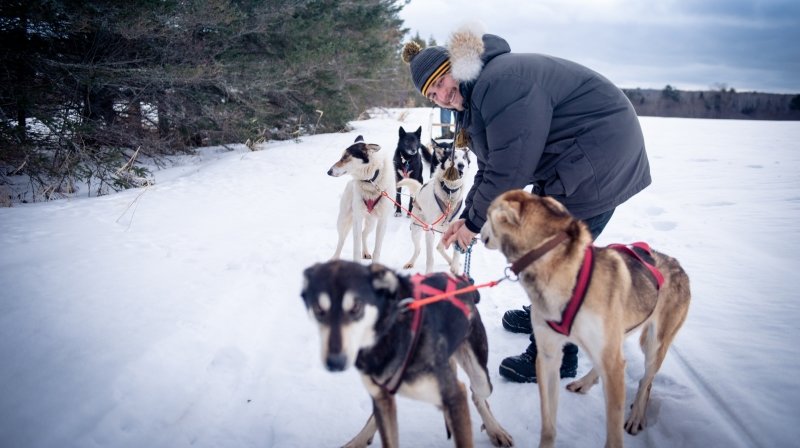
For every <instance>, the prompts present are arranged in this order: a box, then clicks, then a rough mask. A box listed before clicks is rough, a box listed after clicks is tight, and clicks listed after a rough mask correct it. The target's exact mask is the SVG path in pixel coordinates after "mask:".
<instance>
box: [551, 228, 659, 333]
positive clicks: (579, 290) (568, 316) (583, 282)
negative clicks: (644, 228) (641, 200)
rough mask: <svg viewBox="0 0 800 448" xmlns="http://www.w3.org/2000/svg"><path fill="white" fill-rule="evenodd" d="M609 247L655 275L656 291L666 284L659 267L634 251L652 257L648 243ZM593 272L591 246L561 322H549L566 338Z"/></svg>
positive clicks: (588, 248) (587, 249) (611, 245)
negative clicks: (635, 260) (629, 256)
mask: <svg viewBox="0 0 800 448" xmlns="http://www.w3.org/2000/svg"><path fill="white" fill-rule="evenodd" d="M607 247H609V248H611V249H614V250H617V251H620V252H624V253H626V254H629V255H631V256H633V257H634V258H636V259H637V260H639V262H640V263H642V264H643V265H645V266H646V267H647V269H648V270H649V271H650V273H651V274H652V275H653V282H654V284H655V287H656V290H658V289H659V288H661V285H662V284H663V283H664V276H663V275H662V274H661V271H659V270H658V268H657V267H655V266H653V265H652V264H650V263H648V262H647V261H645V260H644V259H643V258H642V257H641V256H639V254H637V253H636V251H634V250H633V249H632V247H636V248H638V249H641V250H644V251H646V252H647V253H648V254H650V255H651V256H652V254H653V251H652V249H651V248H650V246H649V245H648V244H647V243H644V242H641V241H640V242H636V243H633V244H629V245H625V244H610V245H608V246H607ZM593 270H594V246H592V245H590V246H589V247H587V248H586V253H585V255H584V257H583V264H582V265H581V269H580V271H578V281H577V282H576V283H575V289H574V290H573V291H572V297H570V299H569V302H567V306H566V308H564V312H563V313H562V314H561V321H560V322H555V321H552V320H548V321H547V325H549V326H550V328H552V329H553V331H556V332H558V333H561V334H563V335H564V336H569V334H570V332H571V331H572V323H573V322H574V321H575V316H576V315H577V314H578V311H579V310H580V309H581V305H583V300H584V299H585V298H586V291H587V290H588V289H589V283H590V282H591V281H592V271H593Z"/></svg>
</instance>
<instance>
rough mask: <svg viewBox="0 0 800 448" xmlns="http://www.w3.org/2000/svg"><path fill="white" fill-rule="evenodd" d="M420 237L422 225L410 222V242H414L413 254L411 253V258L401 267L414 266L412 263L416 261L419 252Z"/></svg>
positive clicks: (408, 267)
mask: <svg viewBox="0 0 800 448" xmlns="http://www.w3.org/2000/svg"><path fill="white" fill-rule="evenodd" d="M421 239H422V227H420V226H418V225H417V224H416V223H413V222H412V223H411V242H412V243H414V254H413V255H411V259H410V260H408V263H406V264H404V265H403V269H411V268H413V267H414V263H416V262H417V257H419V252H420V240H421Z"/></svg>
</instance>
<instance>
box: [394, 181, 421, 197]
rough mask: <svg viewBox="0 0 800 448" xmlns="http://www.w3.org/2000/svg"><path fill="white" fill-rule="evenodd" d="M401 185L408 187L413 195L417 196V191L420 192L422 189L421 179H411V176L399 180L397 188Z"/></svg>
mask: <svg viewBox="0 0 800 448" xmlns="http://www.w3.org/2000/svg"><path fill="white" fill-rule="evenodd" d="M400 187H406V188H408V191H410V192H411V196H412V197H417V193H419V190H420V189H422V184H421V183H419V181H418V180H416V179H411V178H410V177H407V178H405V179H403V180H401V181H400V182H397V188H400Z"/></svg>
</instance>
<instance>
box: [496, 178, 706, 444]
mask: <svg viewBox="0 0 800 448" xmlns="http://www.w3.org/2000/svg"><path fill="white" fill-rule="evenodd" d="M559 232H566V234H567V235H568V238H567V240H565V241H564V242H561V243H560V244H559V245H558V246H556V247H555V249H553V250H551V251H550V252H548V253H547V254H546V255H545V256H543V257H541V258H540V259H538V260H537V261H535V262H533V263H532V264H531V265H529V266H528V267H527V268H526V269H524V270H523V271H522V272H521V273H520V276H519V280H520V283H521V284H522V285H523V287H524V288H525V291H526V292H527V294H528V297H529V298H530V300H531V321H532V324H533V333H534V337H535V339H536V348H537V350H538V356H537V357H536V376H537V377H538V381H539V394H540V398H541V413H542V433H541V440H540V446H543V447H551V446H553V444H554V441H555V436H556V411H557V405H558V384H559V366H560V365H561V358H562V350H561V347H562V346H563V345H564V343H565V342H566V341H570V342H574V343H576V344H578V345H579V346H581V347H582V348H583V349H584V351H585V353H586V354H587V355H588V356H589V359H590V360H591V361H592V364H593V366H594V367H593V368H592V370H591V371H590V372H589V373H588V374H587V375H585V376H584V377H583V378H581V379H579V380H577V381H574V382H572V383H570V384H569V385H568V386H567V389H569V390H570V391H573V392H581V393H585V392H586V391H588V390H589V388H591V387H592V385H594V384H595V383H596V382H597V380H598V378H602V380H603V387H604V393H605V398H606V414H607V415H606V419H607V421H606V425H607V427H606V431H607V439H606V446H607V447H621V446H622V438H623V433H622V431H623V428H624V429H625V430H627V431H628V432H629V433H630V434H636V433H638V432H639V431H641V430H642V429H643V428H644V426H645V410H646V407H647V401H648V399H649V397H650V388H651V386H652V383H653V378H654V377H655V375H656V372H657V371H658V369H659V368H660V367H661V363H662V362H663V360H664V357H665V356H666V354H667V350H668V348H669V345H670V343H672V340H673V338H674V337H675V334H676V333H677V331H678V329H679V328H680V327H681V325H682V324H683V321H684V320H685V319H686V314H687V312H688V309H689V301H690V291H689V278H688V276H687V275H686V273H685V272H684V270H683V269H682V268H681V266H680V264H679V263H678V261H677V260H675V259H674V258H671V257H669V256H667V255H664V254H662V253H659V252H655V251H654V252H653V258H654V264H655V266H656V267H657V268H658V269H659V270H660V271H661V273H662V274H663V275H664V278H665V281H664V283H663V285H662V286H661V289H660V291H659V290H657V289H656V287H655V285H654V284H653V282H652V278H651V275H652V274H651V273H650V272H649V271H648V270H647V268H646V267H645V266H644V264H642V263H641V262H640V261H638V260H636V259H634V258H633V257H631V256H629V255H625V254H621V253H619V252H618V251H617V250H614V249H611V248H596V249H595V262H594V263H595V264H594V273H593V276H592V279H591V283H590V285H589V288H588V291H587V293H586V296H585V299H584V302H583V306H582V307H581V308H580V311H579V312H578V314H577V316H576V317H575V320H574V322H573V326H572V331H571V333H570V335H569V336H568V337H567V336H564V335H562V334H560V333H557V332H555V331H554V330H552V329H551V328H550V327H549V326H548V325H547V323H546V320H550V321H555V322H559V321H560V320H561V313H562V311H563V309H564V307H565V306H566V304H567V302H568V301H569V299H570V297H571V295H572V291H573V289H574V287H575V283H576V277H577V273H578V271H579V269H580V267H581V263H582V261H583V257H584V252H585V250H586V248H587V247H588V246H589V245H590V244H592V237H591V234H590V233H589V230H588V229H587V227H586V225H585V224H584V223H583V222H581V221H578V220H576V219H574V218H573V217H572V216H571V215H570V214H569V213H568V212H567V210H566V209H565V208H564V207H563V206H562V205H561V204H560V203H558V202H557V201H555V200H554V199H552V198H546V197H545V198H543V197H539V196H534V195H532V194H530V193H527V192H525V191H522V190H514V191H510V192H506V193H504V194H502V195H500V196H499V197H498V198H496V199H495V200H494V201H493V202H492V204H491V206H490V207H489V209H488V212H487V221H486V224H485V225H484V226H483V228H482V229H481V238H482V240H483V242H484V243H485V244H486V247H487V248H489V249H500V250H501V251H502V252H503V254H504V255H505V256H506V258H507V259H508V261H509V262H514V261H516V260H517V259H519V258H520V257H521V256H522V255H524V254H525V253H527V252H528V251H530V250H531V249H533V248H536V247H539V246H541V245H542V244H543V243H545V242H547V241H549V240H551V239H552V238H553V237H554V236H555V235H557V234H559ZM637 329H641V338H640V344H641V347H642V350H643V351H644V354H645V373H644V376H643V377H642V379H641V381H640V382H639V391H638V392H637V394H636V398H635V399H634V401H633V405H632V409H631V414H630V416H629V417H628V419H627V421H625V422H623V417H624V415H623V413H624V409H623V407H624V405H625V359H624V356H623V353H622V343H623V339H624V338H625V335H626V334H629V333H631V332H632V331H634V330H637Z"/></svg>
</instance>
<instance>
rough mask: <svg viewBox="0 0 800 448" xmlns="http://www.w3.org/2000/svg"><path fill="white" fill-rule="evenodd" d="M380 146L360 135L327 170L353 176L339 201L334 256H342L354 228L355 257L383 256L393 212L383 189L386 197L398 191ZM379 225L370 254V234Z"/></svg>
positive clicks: (371, 257)
mask: <svg viewBox="0 0 800 448" xmlns="http://www.w3.org/2000/svg"><path fill="white" fill-rule="evenodd" d="M380 149H381V147H380V146H379V145H375V144H371V143H365V142H364V137H362V136H360V135H359V136H358V137H356V140H355V142H354V143H353V144H352V145H350V146H349V147H348V148H347V149H345V150H344V152H343V153H342V156H341V157H340V158H339V161H337V162H336V163H334V164H333V166H332V167H331V168H330V169H329V170H328V175H329V176H333V177H339V176H343V175H345V174H349V175H350V176H351V177H352V178H353V179H352V180H351V181H349V182H348V183H347V186H345V189H344V194H342V199H341V201H340V203H339V218H338V219H337V222H336V227H337V230H338V232H339V242H338V243H337V245H336V252H335V253H334V254H333V258H334V259H337V258H339V257H340V256H341V254H342V248H343V247H344V242H345V239H346V238H347V234H348V233H349V232H350V229H351V228H352V229H353V260H361V259H362V258H365V259H372V261H374V262H377V261H379V260H380V256H381V247H383V237H384V235H385V234H386V225H387V223H388V219H389V217H390V216H391V214H392V201H390V200H389V199H384V193H386V197H387V198H390V197H392V196H394V194H395V181H394V174H392V161H391V159H390V158H389V157H383V156H382V155H381V153H379V152H378V151H380ZM376 227H377V231H376V232H375V249H374V251H373V252H372V254H370V252H369V250H367V238H368V237H369V235H370V234H371V233H372V231H373V230H375V228H376Z"/></svg>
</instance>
